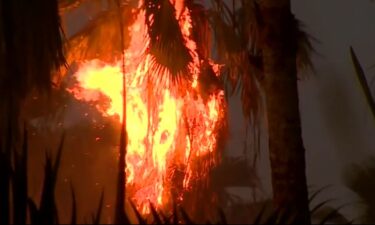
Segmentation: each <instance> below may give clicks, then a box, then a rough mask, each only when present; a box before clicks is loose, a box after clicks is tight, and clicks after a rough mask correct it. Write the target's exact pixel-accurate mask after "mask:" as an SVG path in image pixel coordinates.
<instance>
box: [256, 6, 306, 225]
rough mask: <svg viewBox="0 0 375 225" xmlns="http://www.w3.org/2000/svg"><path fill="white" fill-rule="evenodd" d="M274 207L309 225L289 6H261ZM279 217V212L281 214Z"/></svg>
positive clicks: (294, 43) (295, 38) (293, 39)
mask: <svg viewBox="0 0 375 225" xmlns="http://www.w3.org/2000/svg"><path fill="white" fill-rule="evenodd" d="M260 4H261V5H260V10H261V15H262V19H263V21H262V22H263V26H264V33H263V34H264V35H265V36H264V38H263V40H264V45H263V46H262V47H263V48H262V51H263V62H264V74H265V77H264V80H263V81H262V82H264V83H263V85H264V89H265V93H266V105H267V119H268V132H269V152H270V163H271V171H272V172H271V173H272V186H273V203H274V206H275V209H276V210H285V209H287V210H288V211H289V212H293V213H297V214H296V215H295V216H296V218H295V220H293V222H298V223H301V224H309V223H310V215H309V207H308V192H307V184H306V183H307V182H306V174H305V167H306V166H305V149H304V146H303V141H302V133H301V120H300V112H299V102H298V87H297V69H296V53H297V36H296V32H297V28H296V24H295V19H294V17H293V15H292V13H291V9H290V1H288V0H282V1H280V0H279V1H273V0H265V1H263V2H261V3H260ZM281 212H282V211H281Z"/></svg>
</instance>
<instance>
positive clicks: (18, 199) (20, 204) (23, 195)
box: [13, 126, 28, 224]
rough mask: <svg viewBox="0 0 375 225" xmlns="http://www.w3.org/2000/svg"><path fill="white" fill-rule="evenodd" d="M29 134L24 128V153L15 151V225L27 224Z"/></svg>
mask: <svg viewBox="0 0 375 225" xmlns="http://www.w3.org/2000/svg"><path fill="white" fill-rule="evenodd" d="M27 138H28V133H27V129H26V126H24V134H23V144H22V151H21V153H20V154H18V152H17V151H14V152H13V153H14V154H13V155H14V167H15V168H14V174H13V221H14V223H15V224H25V223H26V213H27V190H28V189H27V158H28V154H27V153H28V140H27Z"/></svg>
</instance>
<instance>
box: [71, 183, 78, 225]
mask: <svg viewBox="0 0 375 225" xmlns="http://www.w3.org/2000/svg"><path fill="white" fill-rule="evenodd" d="M70 190H71V192H72V213H71V215H72V216H71V218H70V224H72V225H75V224H77V199H76V194H75V191H74V187H73V185H72V184H70Z"/></svg>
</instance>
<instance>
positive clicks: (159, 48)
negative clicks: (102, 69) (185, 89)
mask: <svg viewBox="0 0 375 225" xmlns="http://www.w3.org/2000/svg"><path fill="white" fill-rule="evenodd" d="M143 9H144V11H145V21H146V25H147V28H148V35H149V38H150V43H149V52H148V53H150V54H151V55H152V57H153V62H152V65H151V68H150V69H151V70H152V71H163V70H167V71H169V74H170V75H171V76H172V81H173V82H180V81H184V80H190V79H191V77H190V73H189V64H190V63H191V62H192V56H191V54H190V50H189V49H188V48H187V47H186V45H185V40H184V37H183V34H182V32H181V28H180V26H179V22H178V20H177V19H176V10H175V8H174V6H173V5H172V3H171V2H170V1H169V0H145V1H144V4H143ZM157 74H162V73H157ZM155 79H162V80H163V79H165V78H162V77H160V78H155Z"/></svg>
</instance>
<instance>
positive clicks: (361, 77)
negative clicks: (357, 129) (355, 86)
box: [350, 47, 375, 118]
mask: <svg viewBox="0 0 375 225" xmlns="http://www.w3.org/2000/svg"><path fill="white" fill-rule="evenodd" d="M350 55H351V58H352V62H353V65H354V69H355V72H356V75H357V78H358V81H359V83H360V85H361V87H362V90H363V93H364V95H365V98H366V101H367V104H368V106H369V107H370V110H371V113H372V116H373V117H374V118H375V101H374V98H373V97H372V94H371V90H370V87H369V85H368V82H367V79H366V75H365V73H364V71H363V68H362V66H361V64H360V62H359V60H358V57H357V55H356V54H355V52H354V50H353V48H352V47H350Z"/></svg>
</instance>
